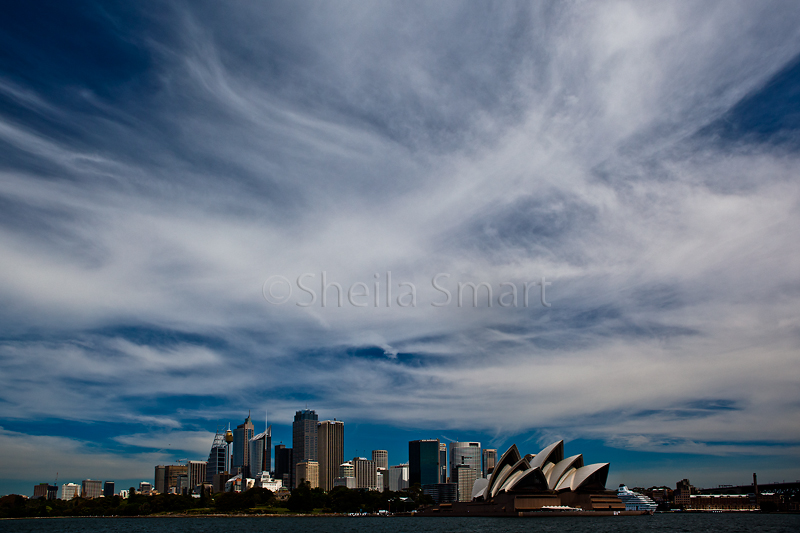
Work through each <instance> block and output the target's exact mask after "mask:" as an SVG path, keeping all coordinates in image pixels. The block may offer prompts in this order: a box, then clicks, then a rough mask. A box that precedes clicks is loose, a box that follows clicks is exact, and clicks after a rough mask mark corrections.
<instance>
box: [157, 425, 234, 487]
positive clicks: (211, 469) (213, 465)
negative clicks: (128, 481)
mask: <svg viewBox="0 0 800 533" xmlns="http://www.w3.org/2000/svg"><path fill="white" fill-rule="evenodd" d="M227 452H228V445H227V443H226V442H225V434H224V433H220V432H219V430H217V433H216V435H214V441H213V442H212V443H211V451H210V452H209V454H208V466H206V483H213V482H214V476H215V475H217V474H222V473H223V472H225V454H226V453H227ZM157 475H158V473H156V476H157ZM156 486H158V480H156ZM157 490H158V489H157ZM159 492H161V491H160V490H159Z"/></svg>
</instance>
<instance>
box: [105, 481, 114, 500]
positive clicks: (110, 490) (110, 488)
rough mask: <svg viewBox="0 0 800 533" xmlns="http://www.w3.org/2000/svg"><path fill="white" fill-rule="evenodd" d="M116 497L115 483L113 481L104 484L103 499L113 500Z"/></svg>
mask: <svg viewBox="0 0 800 533" xmlns="http://www.w3.org/2000/svg"><path fill="white" fill-rule="evenodd" d="M113 497H114V482H113V481H106V482H105V483H103V498H113Z"/></svg>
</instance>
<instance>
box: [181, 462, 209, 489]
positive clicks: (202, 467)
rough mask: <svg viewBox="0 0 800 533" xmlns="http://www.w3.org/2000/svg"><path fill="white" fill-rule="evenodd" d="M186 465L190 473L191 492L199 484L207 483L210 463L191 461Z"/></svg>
mask: <svg viewBox="0 0 800 533" xmlns="http://www.w3.org/2000/svg"><path fill="white" fill-rule="evenodd" d="M186 467H187V468H186V471H187V473H188V475H189V480H188V481H189V483H188V487H189V493H190V494H191V493H192V492H193V491H194V489H195V487H197V485H202V484H203V483H205V481H206V479H207V477H208V463H207V462H206V461H189V462H188V463H187V465H186Z"/></svg>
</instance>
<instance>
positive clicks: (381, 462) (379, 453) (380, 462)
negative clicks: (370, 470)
mask: <svg viewBox="0 0 800 533" xmlns="http://www.w3.org/2000/svg"><path fill="white" fill-rule="evenodd" d="M372 460H373V461H375V468H377V469H378V470H388V469H389V452H388V451H386V450H372Z"/></svg>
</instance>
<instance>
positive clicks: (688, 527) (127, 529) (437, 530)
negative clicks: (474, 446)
mask: <svg viewBox="0 0 800 533" xmlns="http://www.w3.org/2000/svg"><path fill="white" fill-rule="evenodd" d="M0 531H2V532H3V533H5V532H8V533H18V532H19V533H23V532H25V533H27V532H31V533H34V532H35V533H38V532H45V531H46V532H49V531H59V532H60V531H66V532H83V531H86V532H91V533H106V532H119V533H180V532H207V533H227V532H233V531H236V532H246V533H250V532H257V531H269V532H271V533H296V532H303V533H306V532H307V533H339V532H346V533H406V532H408V533H422V532H433V533H461V532H463V533H471V532H473V531H475V532H481V533H517V532H519V533H523V532H524V533H539V532H541V533H548V532H553V533H571V532H584V531H588V532H591V533H604V532H626V533H627V532H637V531H647V532H651V531H658V532H671V531H681V532H683V531H686V532H709V533H712V532H713V533H717V532H720V531H724V532H743V533H744V532H747V533H751V532H756V531H757V532H763V533H778V532H786V533H798V532H800V515H759V514H750V513H742V514H736V513H721V514H661V515H659V514H657V515H654V516H609V517H594V518H586V517H578V518H575V517H574V518H558V517H549V518H438V517H437V518H408V517H397V518H377V517H375V518H373V517H368V518H356V517H353V518H350V517H302V518H296V517H285V518H284V517H225V518H223V517H213V518H153V517H143V518H53V519H27V520H0Z"/></svg>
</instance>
